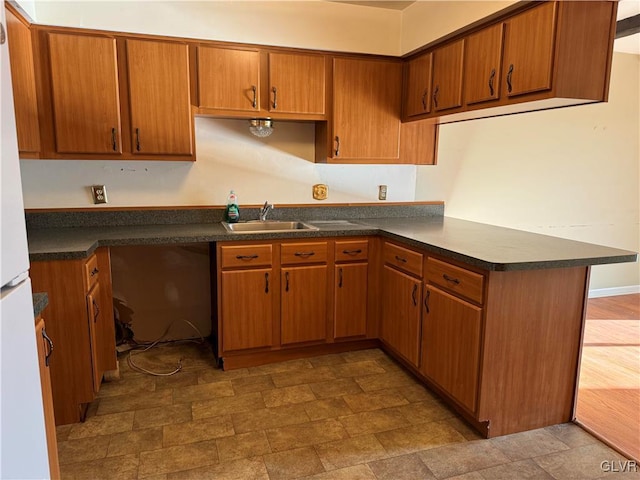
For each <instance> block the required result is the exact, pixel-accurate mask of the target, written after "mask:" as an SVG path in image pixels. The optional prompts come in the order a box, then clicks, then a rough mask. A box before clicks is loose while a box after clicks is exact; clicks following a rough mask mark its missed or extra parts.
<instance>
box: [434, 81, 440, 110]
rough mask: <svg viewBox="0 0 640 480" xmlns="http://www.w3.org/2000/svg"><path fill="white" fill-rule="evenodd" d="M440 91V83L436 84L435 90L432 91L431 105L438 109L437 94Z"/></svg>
mask: <svg viewBox="0 0 640 480" xmlns="http://www.w3.org/2000/svg"><path fill="white" fill-rule="evenodd" d="M439 93H440V85H436V88H435V90H434V91H433V106H434V107H435V108H436V110H437V109H438V95H439Z"/></svg>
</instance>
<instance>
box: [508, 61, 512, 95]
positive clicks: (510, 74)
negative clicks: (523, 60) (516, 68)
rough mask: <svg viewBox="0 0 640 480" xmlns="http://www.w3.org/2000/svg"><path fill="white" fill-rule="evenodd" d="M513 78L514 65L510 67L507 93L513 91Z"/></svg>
mask: <svg viewBox="0 0 640 480" xmlns="http://www.w3.org/2000/svg"><path fill="white" fill-rule="evenodd" d="M512 76H513V63H512V64H511V65H509V71H508V72H507V91H508V92H509V93H511V91H512V90H513V83H511V82H512V80H511V77H512Z"/></svg>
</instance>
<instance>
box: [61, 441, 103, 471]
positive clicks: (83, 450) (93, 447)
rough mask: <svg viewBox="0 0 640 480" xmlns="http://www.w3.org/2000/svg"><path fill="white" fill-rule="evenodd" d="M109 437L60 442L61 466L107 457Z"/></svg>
mask: <svg viewBox="0 0 640 480" xmlns="http://www.w3.org/2000/svg"><path fill="white" fill-rule="evenodd" d="M108 448H109V436H108V435H104V436H100V437H87V438H79V439H77V440H66V441H64V442H58V460H59V462H60V465H64V464H67V463H76V462H87V461H89V460H98V459H101V458H105V457H106V456H107V449H108Z"/></svg>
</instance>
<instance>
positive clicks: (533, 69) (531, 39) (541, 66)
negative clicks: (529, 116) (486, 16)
mask: <svg viewBox="0 0 640 480" xmlns="http://www.w3.org/2000/svg"><path fill="white" fill-rule="evenodd" d="M556 8H557V7H556V2H543V4H542V5H539V6H537V7H534V8H531V9H529V10H527V11H525V12H523V13H521V14H519V15H516V16H514V17H513V18H511V19H509V20H507V21H506V22H505V41H504V45H505V46H504V61H503V67H502V75H503V78H504V84H503V88H505V91H506V93H507V96H509V97H514V96H517V95H522V94H526V93H531V92H537V91H540V90H549V89H550V88H551V75H552V73H553V46H554V40H555V22H556V16H555V10H556Z"/></svg>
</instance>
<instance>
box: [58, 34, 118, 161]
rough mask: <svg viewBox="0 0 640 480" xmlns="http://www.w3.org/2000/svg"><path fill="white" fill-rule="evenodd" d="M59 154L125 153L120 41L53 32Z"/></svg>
mask: <svg viewBox="0 0 640 480" xmlns="http://www.w3.org/2000/svg"><path fill="white" fill-rule="evenodd" d="M48 39H49V62H50V66H51V95H52V100H53V117H54V128H55V140H56V151H57V152H59V153H111V154H113V153H114V152H115V153H121V152H122V146H121V136H120V96H119V91H118V67H117V62H116V41H115V39H114V38H109V37H98V36H91V35H74V34H66V33H64V34H63V33H50V34H49V35H48Z"/></svg>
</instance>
